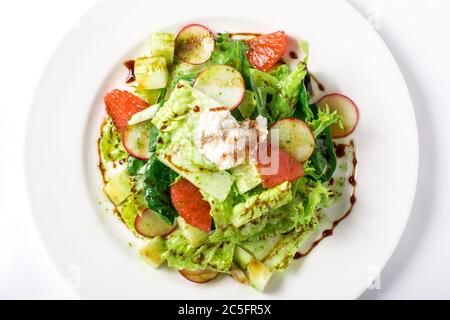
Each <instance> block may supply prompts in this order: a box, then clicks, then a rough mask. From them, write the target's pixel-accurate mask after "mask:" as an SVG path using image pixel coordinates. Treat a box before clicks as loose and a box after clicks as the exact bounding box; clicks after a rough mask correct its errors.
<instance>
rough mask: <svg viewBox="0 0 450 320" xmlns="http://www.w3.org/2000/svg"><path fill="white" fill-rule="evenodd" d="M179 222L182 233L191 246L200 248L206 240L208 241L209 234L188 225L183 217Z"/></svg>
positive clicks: (179, 218)
mask: <svg viewBox="0 0 450 320" xmlns="http://www.w3.org/2000/svg"><path fill="white" fill-rule="evenodd" d="M177 221H178V225H179V226H180V229H181V233H182V234H183V236H184V237H185V238H186V240H187V241H188V242H189V244H190V245H191V246H193V247H196V246H199V245H201V244H202V243H203V242H205V241H206V239H208V234H207V233H205V232H203V231H202V230H200V229H197V228H196V227H193V226H191V225H190V224H188V223H186V221H185V220H184V219H183V218H182V217H178V218H177Z"/></svg>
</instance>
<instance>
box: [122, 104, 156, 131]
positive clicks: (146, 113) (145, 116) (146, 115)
mask: <svg viewBox="0 0 450 320" xmlns="http://www.w3.org/2000/svg"><path fill="white" fill-rule="evenodd" d="M158 109H159V104H155V105H153V106H150V107H148V108H146V109H144V110H142V111H140V112H138V113H135V114H133V115H132V116H131V118H130V120H128V125H129V126H134V125H136V124H138V123H141V122H144V121H147V120H151V119H152V118H153V117H154V116H155V114H156V112H157V111H158Z"/></svg>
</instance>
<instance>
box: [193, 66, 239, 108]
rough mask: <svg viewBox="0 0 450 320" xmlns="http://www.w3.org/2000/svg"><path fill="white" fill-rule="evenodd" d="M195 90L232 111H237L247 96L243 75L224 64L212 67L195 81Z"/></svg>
mask: <svg viewBox="0 0 450 320" xmlns="http://www.w3.org/2000/svg"><path fill="white" fill-rule="evenodd" d="M194 88H195V89H197V90H199V91H201V92H203V93H204V94H206V95H207V96H209V97H211V98H213V99H214V100H216V101H218V102H220V103H221V104H222V105H223V106H226V107H228V109H230V110H234V109H236V108H237V107H238V106H239V104H240V103H241V102H242V100H243V99H244V96H245V83H244V78H243V77H242V74H241V73H240V72H239V71H238V70H237V69H235V68H233V67H230V66H226V65H222V64H217V65H212V66H210V67H208V68H206V69H205V70H204V71H202V72H201V73H200V74H199V75H198V77H197V79H196V80H195V83H194Z"/></svg>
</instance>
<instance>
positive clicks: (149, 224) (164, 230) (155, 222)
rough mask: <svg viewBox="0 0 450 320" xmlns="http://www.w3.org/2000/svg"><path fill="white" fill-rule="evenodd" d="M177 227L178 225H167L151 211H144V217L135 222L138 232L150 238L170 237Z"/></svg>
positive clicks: (139, 217)
mask: <svg viewBox="0 0 450 320" xmlns="http://www.w3.org/2000/svg"><path fill="white" fill-rule="evenodd" d="M176 226H177V225H176V223H174V224H173V225H170V224H167V223H165V222H164V221H162V220H161V219H160V218H159V217H158V216H157V215H156V213H155V212H153V211H152V210H150V209H146V210H144V212H142V215H141V216H137V217H136V220H135V222H134V228H135V229H136V231H137V232H139V234H141V235H143V236H144V237H148V238H154V237H157V236H161V237H162V236H165V235H168V234H169V233H171V232H172V231H173V230H174V229H175V228H176Z"/></svg>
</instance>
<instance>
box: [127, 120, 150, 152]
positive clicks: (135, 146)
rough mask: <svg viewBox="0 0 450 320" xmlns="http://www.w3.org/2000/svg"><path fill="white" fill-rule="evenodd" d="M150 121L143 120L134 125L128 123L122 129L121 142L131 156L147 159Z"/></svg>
mask: <svg viewBox="0 0 450 320" xmlns="http://www.w3.org/2000/svg"><path fill="white" fill-rule="evenodd" d="M151 126H152V123H151V122H150V121H144V122H140V123H137V124H135V125H128V126H127V127H126V128H125V130H124V131H123V135H122V144H123V146H124V147H125V150H127V152H128V153H129V154H131V155H132V156H133V157H135V158H138V159H141V160H148V159H149V158H150V156H151V152H150V147H149V145H150V129H151Z"/></svg>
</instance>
